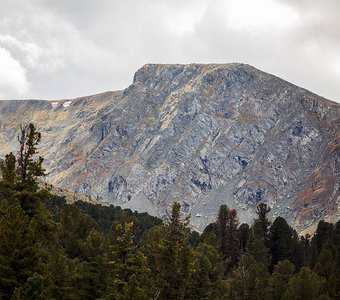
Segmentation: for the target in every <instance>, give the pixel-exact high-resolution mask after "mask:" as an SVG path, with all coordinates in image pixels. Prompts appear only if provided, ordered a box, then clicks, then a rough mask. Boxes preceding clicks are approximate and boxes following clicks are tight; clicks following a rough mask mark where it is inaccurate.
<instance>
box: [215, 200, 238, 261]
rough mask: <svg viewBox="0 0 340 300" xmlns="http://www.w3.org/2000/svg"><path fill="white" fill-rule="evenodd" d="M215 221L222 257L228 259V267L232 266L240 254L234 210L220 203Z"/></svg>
mask: <svg viewBox="0 0 340 300" xmlns="http://www.w3.org/2000/svg"><path fill="white" fill-rule="evenodd" d="M216 223H217V236H218V237H219V241H220V249H221V254H222V257H223V259H224V260H227V259H229V260H230V267H233V266H234V265H235V264H236V263H237V261H238V259H239V255H240V248H239V245H240V240H239V233H238V230H237V227H238V219H237V212H236V210H235V209H229V208H228V207H227V205H221V206H220V210H219V213H218V217H217V222H216Z"/></svg>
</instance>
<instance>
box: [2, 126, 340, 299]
mask: <svg viewBox="0 0 340 300" xmlns="http://www.w3.org/2000/svg"><path fill="white" fill-rule="evenodd" d="M39 141H40V133H39V132H37V131H36V129H35V127H34V126H33V125H32V124H30V125H29V126H26V127H23V128H22V130H21V135H20V138H19V152H18V155H13V154H12V153H10V154H8V155H7V156H6V158H5V160H4V161H3V162H1V164H0V167H1V174H2V179H1V181H0V299H4V300H7V299H16V300H18V299H25V300H26V299H63V300H64V299H82V300H83V299H275V300H276V299H306V300H307V299H339V297H340V272H339V271H340V222H337V223H336V224H331V223H327V222H324V221H320V222H319V225H318V227H317V230H316V232H315V234H314V235H313V236H309V235H306V236H301V237H299V236H298V234H297V232H296V231H295V230H294V229H293V228H292V227H290V226H289V225H288V223H287V222H286V220H285V219H284V218H282V217H277V218H276V219H275V220H274V221H273V222H272V223H271V222H270V221H269V219H268V213H269V211H270V208H269V207H268V206H267V205H266V204H264V203H261V204H259V205H258V206H257V209H256V215H257V218H256V219H255V220H254V222H253V224H239V222H238V216H237V211H236V210H235V209H231V208H228V207H227V206H226V205H221V206H220V208H219V211H217V212H216V221H215V222H213V223H211V224H210V225H208V226H207V227H206V228H205V230H204V231H203V232H202V233H201V234H200V233H198V232H195V231H193V230H192V229H191V227H190V217H189V216H184V215H183V212H182V211H183V210H182V208H181V205H180V204H179V203H177V202H175V203H174V204H173V206H172V211H171V212H169V216H168V218H167V220H166V221H165V222H163V221H161V220H160V219H157V218H155V217H151V216H149V215H148V214H139V213H137V212H132V211H130V210H122V209H120V208H119V207H114V206H109V207H104V206H100V205H93V204H89V203H84V202H76V203H75V204H74V205H68V204H66V202H65V200H64V199H63V198H61V197H59V196H56V195H52V194H51V193H50V191H49V190H48V189H47V188H41V187H39V184H38V179H39V177H41V176H42V175H43V174H44V170H43V167H42V163H43V158H41V157H38V156H37V153H38V152H37V145H38V143H39ZM141 180H142V179H141Z"/></svg>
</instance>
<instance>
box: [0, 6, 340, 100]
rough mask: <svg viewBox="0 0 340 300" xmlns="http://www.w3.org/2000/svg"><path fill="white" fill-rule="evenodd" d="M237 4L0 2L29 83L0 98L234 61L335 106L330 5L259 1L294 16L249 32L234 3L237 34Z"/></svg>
mask: <svg viewBox="0 0 340 300" xmlns="http://www.w3.org/2000/svg"><path fill="white" fill-rule="evenodd" d="M235 1H236V0H227V1H222V0H215V1H212V0H190V1H180V0H175V1H173V0H165V1H157V0H140V1H132V0H126V1H117V0H114V1H108V0H98V1H81V0H75V1H66V0H52V1H42V0H31V1H25V2H24V1H17V0H13V1H5V0H0V7H1V10H0V47H1V48H3V49H5V50H6V51H9V52H10V54H11V55H12V58H13V59H14V60H16V61H17V62H18V64H19V65H20V66H21V67H22V69H23V70H25V72H26V73H25V74H26V79H27V81H28V83H27V85H26V86H25V90H23V89H22V93H19V92H13V91H15V90H16V89H10V88H8V89H7V90H6V91H7V92H2V93H0V95H1V97H5V98H8V99H10V98H15V97H21V98H33V97H34V98H47V99H52V98H53V99H55V98H68V97H76V96H81V95H86V94H92V93H97V92H102V91H106V90H115V89H122V88H124V87H126V86H128V85H129V84H130V83H131V81H132V77H133V73H134V72H135V71H136V70H137V69H138V68H139V67H140V66H141V65H143V64H145V63H149V62H155V63H189V62H202V63H208V62H226V63H227V62H232V61H239V62H244V63H249V64H252V65H254V66H255V67H257V68H259V69H262V70H264V71H267V72H269V73H272V74H274V75H277V76H280V77H283V78H284V79H286V80H288V81H290V82H292V83H295V84H297V85H300V86H302V87H305V88H307V89H309V90H311V91H313V92H316V93H318V94H320V95H322V96H325V97H327V98H330V99H332V100H338V101H340V86H339V84H338V82H337V80H336V79H337V78H338V77H339V75H340V57H339V54H338V53H340V51H339V50H340V49H339V48H340V37H339V31H338V28H339V27H340V21H339V20H338V17H337V16H338V15H340V6H339V4H337V1H332V0H326V1H322V2H321V1H315V0H312V1H306V0H303V1H292V0H291V1H290V0H288V1H284V0H261V1H259V3H260V2H261V3H268V7H269V8H271V7H274V8H275V5H277V4H280V5H281V7H282V9H284V8H285V7H287V8H289V9H291V10H292V11H294V13H296V14H297V16H298V19H297V20H296V21H294V23H293V24H292V25H291V26H286V27H284V26H283V27H280V26H275V24H273V26H271V24H267V23H265V24H264V25H263V24H262V23H261V24H262V25H261V26H258V27H256V26H253V25H252V23H251V21H252V19H253V18H254V22H257V21H261V20H258V19H256V16H254V15H252V14H251V13H252V12H251V9H253V8H254V6H251V5H250V6H249V5H247V3H248V4H250V3H254V2H253V1H251V0H249V1H248V2H247V1H245V0H243V1H239V2H238V3H240V2H241V3H244V7H241V13H244V15H240V16H239V17H243V16H249V19H250V21H249V22H248V23H249V24H248V27H245V28H243V27H241V28H237V27H235V26H233V24H232V22H235V18H232V15H231V14H232V11H231V10H232V8H231V7H232V6H230V5H229V4H233V3H235ZM238 5H239V4H238ZM261 9H266V6H263V7H262V8H261ZM254 13H256V12H254ZM266 13H268V14H270V13H272V14H273V15H274V17H275V14H278V12H277V11H267V12H266ZM247 14H248V15H247ZM263 17H266V15H263ZM267 17H268V16H267ZM259 18H260V17H259ZM270 20H271V19H270V18H269V21H270ZM236 21H237V20H236ZM269 21H268V20H267V22H269ZM274 21H275V20H274ZM241 25H242V24H241ZM288 25H289V24H288ZM0 74H1V73H0ZM0 76H1V75H0ZM1 80H2V79H1V77H0V86H1ZM23 86H24V85H23ZM27 86H29V87H30V88H29V89H28V88H27Z"/></svg>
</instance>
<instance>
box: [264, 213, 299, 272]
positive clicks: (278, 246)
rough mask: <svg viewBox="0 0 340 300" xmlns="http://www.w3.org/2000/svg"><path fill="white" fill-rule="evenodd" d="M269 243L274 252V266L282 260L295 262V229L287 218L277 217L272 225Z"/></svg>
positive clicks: (272, 252)
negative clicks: (288, 222)
mask: <svg viewBox="0 0 340 300" xmlns="http://www.w3.org/2000/svg"><path fill="white" fill-rule="evenodd" d="M269 244H270V250H271V254H272V264H271V266H272V268H273V267H274V265H276V264H277V263H278V262H279V261H280V260H285V259H288V260H290V261H292V262H294V249H295V246H294V231H293V229H292V228H291V227H290V226H289V225H288V224H287V222H286V220H285V219H283V218H281V217H277V218H276V219H275V221H274V222H273V225H272V226H271V227H270V235H269Z"/></svg>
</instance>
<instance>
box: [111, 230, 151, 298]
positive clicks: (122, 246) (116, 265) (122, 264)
mask: <svg viewBox="0 0 340 300" xmlns="http://www.w3.org/2000/svg"><path fill="white" fill-rule="evenodd" d="M106 264H107V267H108V269H109V272H110V273H109V276H108V290H107V292H106V293H105V299H114V300H119V299H124V300H125V299H126V300H128V299H129V300H132V299H136V300H137V299H138V300H139V299H140V300H144V299H149V292H150V291H149V290H148V289H146V288H147V276H148V275H149V273H150V269H149V268H148V267H147V264H146V257H145V256H144V255H143V253H142V252H141V251H140V250H139V249H136V245H135V243H134V235H133V223H126V224H124V225H121V224H118V225H116V227H115V242H114V243H113V244H112V245H111V246H110V247H109V252H108V256H107V262H106Z"/></svg>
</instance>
